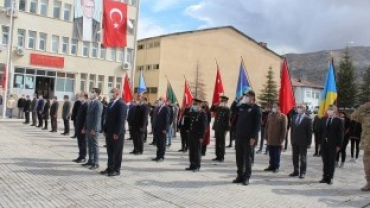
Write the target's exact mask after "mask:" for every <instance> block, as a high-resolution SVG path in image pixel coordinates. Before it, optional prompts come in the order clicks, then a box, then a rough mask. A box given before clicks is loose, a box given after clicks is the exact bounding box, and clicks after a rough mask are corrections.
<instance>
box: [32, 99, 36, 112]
mask: <svg viewBox="0 0 370 208" xmlns="http://www.w3.org/2000/svg"><path fill="white" fill-rule="evenodd" d="M37 104H38V100H37V98H33V100H32V102H31V111H32V112H36V111H37Z"/></svg>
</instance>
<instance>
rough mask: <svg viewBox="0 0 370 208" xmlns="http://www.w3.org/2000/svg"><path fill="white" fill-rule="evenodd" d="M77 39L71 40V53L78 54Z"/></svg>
mask: <svg viewBox="0 0 370 208" xmlns="http://www.w3.org/2000/svg"><path fill="white" fill-rule="evenodd" d="M77 42H78V41H77V39H72V40H71V55H76V54H77Z"/></svg>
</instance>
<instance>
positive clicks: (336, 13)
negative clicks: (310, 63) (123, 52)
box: [138, 0, 370, 54]
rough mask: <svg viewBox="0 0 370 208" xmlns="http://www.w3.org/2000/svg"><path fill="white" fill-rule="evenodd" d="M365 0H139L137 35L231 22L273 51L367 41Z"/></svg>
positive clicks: (369, 36)
mask: <svg viewBox="0 0 370 208" xmlns="http://www.w3.org/2000/svg"><path fill="white" fill-rule="evenodd" d="M369 8H370V0H306V1H303V0H141V7H140V9H141V11H140V18H139V33H138V36H139V39H141V38H146V37H153V36H158V35H163V34H167V33H172V32H181V31H190V30H198V29H204V28H210V27H219V26H227V25H231V26H234V27H235V28H237V29H238V30H240V31H242V32H244V33H245V34H246V35H248V36H250V37H252V38H253V39H255V40H256V41H259V42H267V43H268V47H269V48H270V49H272V50H274V51H276V52H277V53H279V54H286V53H307V52H313V51H320V50H333V49H341V48H344V47H346V46H350V47H352V46H369V45H370V25H369V24H370V22H369V20H370V10H369Z"/></svg>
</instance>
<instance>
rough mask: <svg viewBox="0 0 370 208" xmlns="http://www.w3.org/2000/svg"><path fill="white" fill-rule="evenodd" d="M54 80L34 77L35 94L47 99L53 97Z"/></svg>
mask: <svg viewBox="0 0 370 208" xmlns="http://www.w3.org/2000/svg"><path fill="white" fill-rule="evenodd" d="M54 88H55V78H50V77H36V88H35V89H36V92H35V93H36V94H37V95H42V96H43V97H44V98H46V99H49V98H51V97H52V96H54Z"/></svg>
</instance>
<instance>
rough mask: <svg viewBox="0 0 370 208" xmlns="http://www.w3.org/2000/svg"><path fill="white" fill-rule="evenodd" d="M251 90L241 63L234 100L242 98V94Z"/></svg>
mask: <svg viewBox="0 0 370 208" xmlns="http://www.w3.org/2000/svg"><path fill="white" fill-rule="evenodd" d="M250 88H251V85H250V81H249V77H248V76H247V74H246V69H245V67H244V64H243V61H242V62H241V63H240V70H239V78H238V85H237V86H236V95H235V98H239V97H241V96H243V93H244V92H245V91H247V90H248V89H250Z"/></svg>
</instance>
